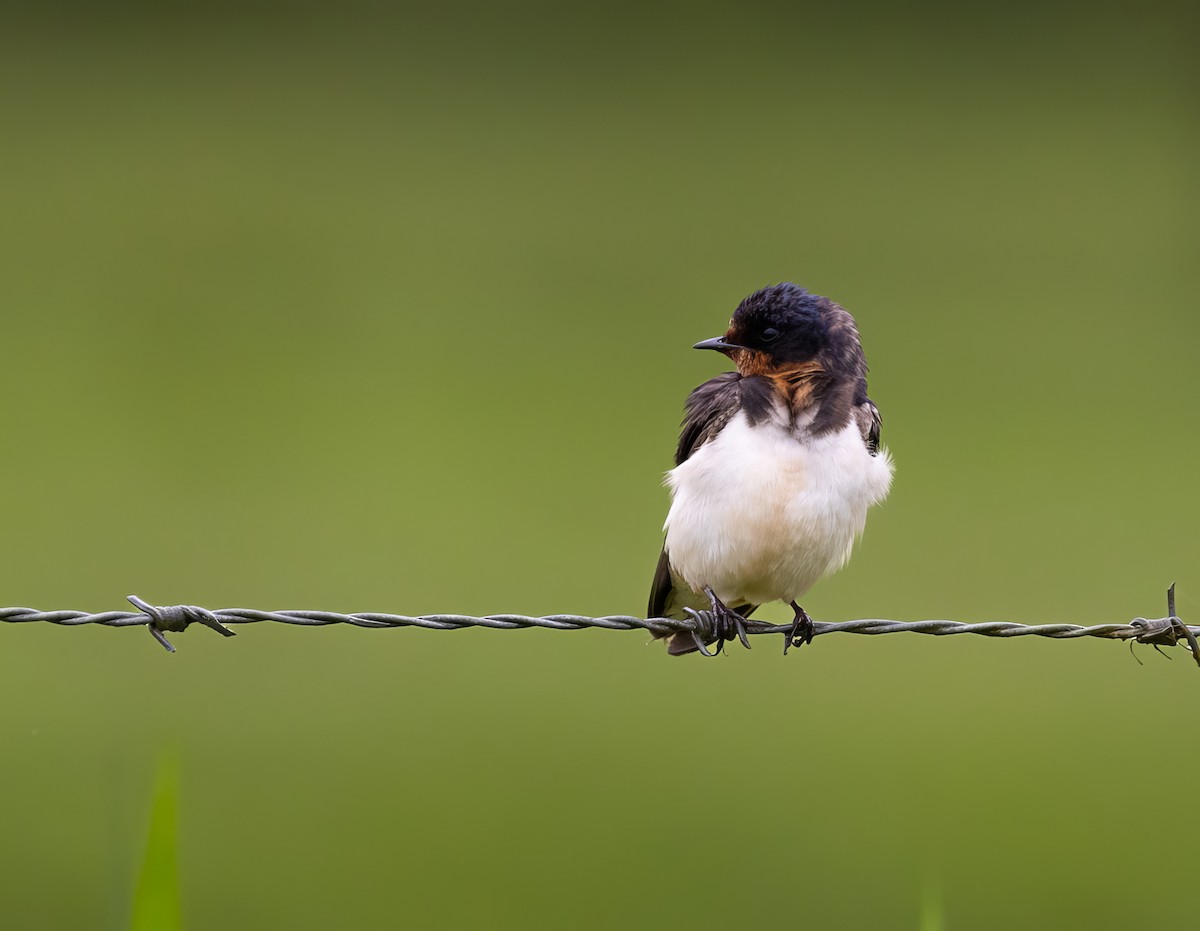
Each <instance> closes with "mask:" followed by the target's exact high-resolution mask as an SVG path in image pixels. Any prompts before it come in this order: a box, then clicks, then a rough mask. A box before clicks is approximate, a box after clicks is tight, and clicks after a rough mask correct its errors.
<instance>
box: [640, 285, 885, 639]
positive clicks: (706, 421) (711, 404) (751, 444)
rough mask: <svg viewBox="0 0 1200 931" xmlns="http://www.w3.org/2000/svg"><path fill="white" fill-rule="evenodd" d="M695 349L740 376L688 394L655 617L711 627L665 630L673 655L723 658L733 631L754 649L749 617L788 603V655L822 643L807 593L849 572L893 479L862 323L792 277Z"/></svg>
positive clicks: (752, 299)
mask: <svg viewBox="0 0 1200 931" xmlns="http://www.w3.org/2000/svg"><path fill="white" fill-rule="evenodd" d="M695 348H696V349H714V350H716V351H717V352H720V353H724V354H725V355H726V356H728V357H729V358H730V360H731V361H732V362H733V364H734V365H735V366H736V367H737V371H735V372H725V373H724V374H721V375H718V376H717V377H716V378H713V379H711V380H709V381H706V382H705V383H704V384H702V385H701V386H700V387H698V388H697V389H696V390H695V391H693V392H692V393H691V394H690V395H689V396H688V399H687V403H686V413H685V416H684V420H683V431H682V433H681V434H680V437H679V446H678V448H677V449H676V451H675V468H674V469H672V470H671V471H670V472H669V473H667V479H666V484H667V485H668V486H669V488H670V490H671V508H670V511H669V512H668V514H667V520H666V524H665V525H664V528H663V529H664V530H665V531H666V538H665V541H664V543H663V550H662V556H661V557H660V558H659V560H658V569H657V571H656V572H655V574H654V584H653V587H652V588H651V590H650V606H649V610H648V613H647V615H646V616H647V617H674V618H681V619H682V618H684V617H691V618H693V619H695V620H697V621H701V622H702V623H701V624H700V625H699V626H700V627H701V629H702V630H704V631H707V632H709V633H708V634H707V635H706V636H702V635H701V634H700V633H697V632H693V631H679V632H676V633H673V634H663V635H661V636H666V637H669V640H668V641H667V652H668V653H671V654H672V655H679V654H684V653H691V652H694V651H697V650H698V651H699V652H701V653H703V654H704V655H706V656H714V655H716V653H719V652H720V650H721V647H720V644H721V643H722V642H723V641H726V640H732V639H733V638H734V637H735V636H736V637H737V638H738V639H739V640H740V641H741V642H742V644H743V645H744V646H746V647H747V648H748V647H749V646H750V644H749V642H748V640H747V639H746V629H745V624H744V623H743V621H744V620H745V619H746V618H748V617H750V614H751V612H753V611H754V610H755V609H756V608H757V607H758V606H759V605H760V604H763V603H764V602H768V601H783V602H786V603H787V604H789V605H790V606H791V608H792V610H793V611H794V612H795V619H794V620H793V622H792V627H791V630H790V631H789V633H788V634H787V636H786V637H785V640H784V647H783V652H784V653H785V654H786V653H787V651H788V647H790V646H800V645H801V644H803V643H809V642H811V641H812V637H813V622H812V619H811V618H810V617H809V616H808V614H807V612H805V610H804V609H803V608H802V607H800V605H799V604H797V599H799V598H801V597H803V596H804V594H805V593H806V592H807V591H808V590H809V589H810V588H811V587H812V586H813V585H814V584H815V583H816V582H817V580H818V579H820V578H822V577H823V576H825V575H828V574H829V573H831V572H834V571H836V570H837V569H840V568H841V567H842V566H843V565H845V563H846V560H847V559H849V557H850V551H851V549H853V547H854V542H855V540H856V539H857V538H858V537H859V535H860V534H861V533H862V530H863V527H864V525H865V524H866V519H867V509H868V508H870V507H871V505H873V504H877V503H878V502H880V501H882V500H883V499H884V498H885V497H886V496H887V493H888V489H889V487H890V486H891V483H892V460H891V457H890V456H889V455H888V453H887V451H886V450H885V449H883V448H882V447H881V446H880V445H879V436H880V426H881V419H880V416H879V409H878V408H877V407H876V406H875V405H874V404H872V403H871V400H870V398H868V397H867V360H866V357H865V356H864V355H863V350H862V344H861V342H860V341H859V336H858V328H857V327H856V326H855V323H854V318H853V317H851V316H850V314H849V313H847V312H846V311H845V310H843V309H842V308H841V307H839V306H838V305H837V304H835V303H834V302H833V301H831V300H829V298H825V297H821V296H819V295H816V294H810V293H809V292H808V291H806V290H805V289H804V288H801V287H798V286H796V285H794V284H791V283H790V282H788V283H784V284H778V285H774V286H771V287H766V288H763V289H761V290H759V291H755V292H754V293H753V294H751V295H750V296H749V297H747V298H746V299H745V300H744V301H742V302H741V304H739V305H738V307H737V309H736V310H735V311H734V314H733V318H732V319H731V320H730V321H729V329H728V330H727V331H726V333H725V335H724V336H718V337H716V338H714V339H706V340H704V341H703V342H699V343H697V344H696V346H695ZM713 643H717V644H718V647H717V649H716V651H715V652H710V651H709V650H708V649H706V647H707V646H709V645H711V644H713Z"/></svg>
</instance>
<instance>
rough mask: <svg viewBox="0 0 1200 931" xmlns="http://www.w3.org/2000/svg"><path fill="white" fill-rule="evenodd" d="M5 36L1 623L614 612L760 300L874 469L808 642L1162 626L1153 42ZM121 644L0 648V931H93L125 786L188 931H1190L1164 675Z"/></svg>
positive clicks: (591, 640) (490, 636)
mask: <svg viewBox="0 0 1200 931" xmlns="http://www.w3.org/2000/svg"><path fill="white" fill-rule="evenodd" d="M1179 9H1180V10H1182V8H1179ZM1134 10H1136V12H1134ZM4 17H5V19H4V28H3V30H0V87H2V91H0V93H2V94H3V102H4V114H5V118H4V126H3V129H2V130H0V139H2V149H0V151H2V153H3V154H2V158H3V165H4V170H3V172H2V173H0V247H2V249H3V255H4V261H3V268H4V272H3V275H2V276H0V307H2V308H3V325H2V329H0V339H2V345H3V363H2V364H0V389H2V390H3V405H2V407H0V411H2V416H3V426H4V436H5V437H6V452H5V454H4V456H3V457H2V458H0V487H2V488H3V489H4V494H3V495H2V496H0V521H2V524H3V528H4V532H3V534H0V560H2V564H3V567H4V571H3V586H2V591H0V604H4V605H31V606H35V607H39V608H44V609H51V608H74V609H86V610H94V611H100V610H109V609H121V608H123V607H124V601H123V598H124V595H125V594H127V593H129V592H136V593H137V594H140V595H141V596H142V597H144V598H147V599H149V600H151V601H157V602H159V603H168V604H169V603H180V602H190V603H196V604H202V605H205V606H208V607H212V608H217V607H228V606H244V607H259V608H266V609H271V608H313V609H328V610H338V611H356V610H364V611H372V610H374V611H390V612H396V613H413V614H416V613H427V612H464V613H488V612H524V613H533V614H540V613H549V612H579V613H626V612H628V613H635V614H636V613H640V612H641V611H642V610H643V609H644V605H645V595H646V591H647V589H648V586H649V581H650V576H651V573H652V571H653V567H654V561H655V559H656V557H657V551H658V545H659V528H660V526H661V522H662V519H663V516H664V514H665V511H666V504H667V501H666V493H665V491H664V490H663V489H662V487H661V486H660V478H661V474H662V472H663V471H664V470H665V469H666V468H667V467H668V466H669V464H670V455H671V451H672V449H673V444H674V442H675V435H676V427H677V423H678V419H679V415H680V412H681V405H682V401H683V398H684V396H685V394H686V392H687V391H688V390H689V389H690V388H691V387H693V386H694V385H695V384H697V383H698V382H700V381H701V380H703V379H705V378H707V377H710V376H712V375H713V374H715V373H716V372H717V371H719V370H720V367H721V365H722V362H723V360H721V359H720V358H718V357H715V356H713V355H712V354H707V353H694V352H692V351H691V350H690V349H689V347H690V346H691V344H692V343H693V342H695V341H696V340H698V339H701V338H704V337H708V336H713V335H716V334H717V333H719V332H720V331H721V329H722V328H723V326H724V323H725V321H726V319H727V317H728V315H729V313H730V312H731V310H732V309H733V307H734V306H735V305H736V303H737V302H738V300H740V299H741V298H742V297H743V296H744V295H745V294H747V293H748V292H750V291H751V290H753V289H755V288H757V287H759V286H761V285H763V284H766V283H770V282H775V281H779V280H783V279H791V280H795V281H797V282H800V283H802V284H804V285H806V286H808V287H810V288H812V289H813V290H815V291H818V292H819V293H823V294H828V295H830V296H832V297H834V298H835V299H837V300H838V301H840V302H841V303H843V304H844V305H845V306H846V307H847V308H849V309H850V310H851V311H852V312H853V313H854V314H855V315H856V317H857V319H858V321H859V324H860V327H861V329H862V332H863V335H864V341H865V345H866V349H867V352H868V355H869V357H870V360H871V363H872V381H871V390H872V395H873V397H874V398H875V399H876V400H877V402H878V403H879V405H880V407H881V408H882V410H883V412H884V418H885V430H884V439H885V441H886V443H887V444H888V445H889V446H890V447H891V450H892V452H893V454H894V456H895V459H896V463H897V477H896V483H895V487H894V491H893V493H892V496H891V498H890V500H889V501H888V502H887V504H886V505H885V506H884V507H883V508H881V509H879V510H877V511H876V512H874V513H873V515H872V517H871V520H870V522H869V526H868V530H867V535H866V538H865V541H864V543H863V545H862V547H861V549H860V550H859V552H858V554H857V556H856V558H855V559H854V560H853V561H852V563H851V565H850V566H849V568H848V569H846V570H845V571H843V572H842V573H841V574H840V575H838V576H836V577H834V578H832V579H830V580H827V581H825V582H823V583H822V584H821V585H819V586H818V587H817V588H816V589H815V590H814V591H813V592H812V593H811V594H810V595H809V596H808V598H807V599H806V600H805V605H806V606H807V607H808V609H809V610H810V611H811V612H812V613H813V614H814V615H815V616H816V617H818V618H820V619H844V618H853V617H892V618H901V619H921V618H928V617H946V618H954V619H959V620H991V619H1005V620H1015V621H1024V622H1030V623H1038V622H1050V621H1064V622H1074V623H1093V622H1107V621H1124V620H1127V619H1128V618H1130V617H1132V616H1134V615H1149V616H1159V615H1161V614H1162V613H1164V610H1165V599H1164V590H1165V588H1166V586H1167V584H1168V583H1169V582H1171V581H1172V580H1175V581H1178V583H1179V591H1180V604H1179V609H1180V613H1182V614H1183V615H1184V617H1185V618H1188V617H1190V618H1191V619H1192V620H1193V621H1194V622H1195V621H1200V573H1197V571H1196V569H1197V564H1198V561H1200V559H1198V558H1200V543H1197V538H1196V534H1195V530H1194V528H1195V526H1196V522H1197V518H1198V517H1200V507H1198V498H1197V495H1196V493H1195V484H1194V483H1195V477H1194V471H1195V462H1196V457H1197V454H1198V453H1200V440H1198V439H1197V436H1196V430H1195V429H1194V422H1193V421H1194V418H1195V411H1196V397H1197V390H1196V378H1195V375H1194V374H1193V373H1192V372H1191V371H1190V362H1191V359H1192V357H1193V355H1194V354H1195V350H1196V347H1197V344H1198V342H1200V319H1198V317H1197V313H1196V307H1195V293H1196V285H1197V281H1196V279H1197V275H1196V261H1195V251H1196V245H1197V230H1196V208H1197V199H1198V198H1197V186H1196V180H1195V178H1196V173H1195V165H1196V151H1197V142H1198V141H1200V140H1198V138H1197V136H1198V135H1200V133H1198V132H1197V127H1196V122H1195V113H1194V104H1195V98H1194V83H1195V82H1194V77H1195V75H1194V73H1192V72H1191V71H1190V69H1191V67H1192V66H1191V63H1190V60H1189V57H1188V56H1189V55H1191V54H1192V51H1191V48H1190V45H1191V39H1190V37H1191V36H1192V35H1193V28H1192V27H1193V22H1192V21H1191V19H1190V18H1189V17H1185V15H1184V14H1183V13H1182V12H1179V11H1176V9H1175V8H1174V7H1170V6H1161V5H1159V6H1156V5H1154V4H1150V5H1145V4H1139V5H1137V6H1136V8H1135V7H1133V6H1129V7H1122V6H1120V5H1115V4H1089V5H1086V6H1085V5H1079V6H1077V7H1059V8H1053V9H1052V8H1047V7H1044V6H1037V5H1033V4H1029V5H1020V4H1018V5H1007V6H1004V7H996V8H994V9H988V10H983V9H979V10H973V11H972V10H970V9H967V8H949V7H947V8H940V7H939V8H933V7H929V8H916V7H909V8H907V9H904V10H900V9H899V8H898V7H895V8H893V7H887V6H873V5H861V4H852V5H848V6H842V7H838V8H836V9H826V8H822V9H813V10H804V9H802V8H790V9H788V10H785V9H784V8H783V7H778V6H771V5H760V6H753V5H750V6H745V5H743V6H739V7H737V8H736V9H735V8H733V7H728V8H717V7H695V6H690V5H684V4H679V5H675V6H671V7H629V8H627V9H623V8H619V7H605V8H604V9H603V10H600V9H591V10H587V9H580V8H576V7H574V6H565V5H557V4H543V5H536V4H534V5H517V6H504V7H498V6H465V5H456V6H445V7H438V6H434V5H424V6H413V7H410V8H397V7H386V6H383V5H372V4H365V3H363V4H351V5H348V6H347V5H343V6H340V7H337V8H333V7H329V8H325V7H324V6H322V5H316V4H314V5H310V6H302V5H296V6H288V7H283V6H272V5H262V4H257V5H256V4H251V5H248V6H247V5H241V6H236V7H235V6H232V5H230V6H220V5H217V6H212V5H210V6H206V7H205V8H204V9H203V10H192V9H190V8H188V7H187V6H183V5H173V6H171V7H170V8H169V9H166V10H163V9H160V8H159V7H158V6H157V5H154V4H144V5H141V6H122V7H108V8H106V9H104V10H103V11H102V12H101V11H100V10H99V9H96V10H93V9H91V8H89V7H84V6H82V5H78V6H75V5H50V6H44V7H42V8H41V9H40V11H39V12H37V13H36V14H27V15H18V14H16V13H14V12H12V11H11V10H10V11H6V12H5V13H4ZM786 614H787V612H786V610H784V611H780V610H779V609H778V606H776V608H775V609H773V611H768V612H765V613H764V616H765V617H768V618H777V619H783V618H784V617H785V616H786ZM175 641H176V643H177V645H178V646H179V652H178V654H176V655H174V656H168V655H166V654H165V653H164V652H163V651H162V650H161V649H160V648H159V647H158V646H157V645H155V644H154V642H153V641H152V640H151V638H150V637H149V636H147V635H146V633H145V632H144V631H140V630H124V631H121V630H109V629H100V628H96V629H91V628H88V629H63V628H56V627H52V626H49V625H26V626H11V625H6V626H5V629H3V630H0V707H2V708H3V712H0V727H2V729H3V730H2V733H3V738H4V748H5V749H4V765H3V770H2V775H0V790H2V794H0V799H2V802H0V804H2V805H3V811H4V825H5V830H4V837H5V841H4V843H3V844H2V845H0V877H2V878H0V890H2V892H3V895H2V901H3V902H4V913H5V924H6V925H7V926H10V927H39V928H79V927H92V928H99V927H106V928H121V927H124V926H126V925H127V924H128V921H129V916H130V914H131V904H130V899H131V896H132V894H133V889H134V886H135V883H136V877H137V876H138V874H139V870H140V869H141V866H140V858H141V856H142V850H143V844H144V841H145V837H146V835H147V821H148V818H149V812H150V807H151V802H152V798H153V794H154V793H153V785H154V772H155V767H156V761H157V760H159V758H160V757H161V756H163V755H164V754H166V755H168V756H169V757H170V758H171V759H174V760H177V763H178V767H179V776H178V779H179V783H178V785H179V789H178V792H179V812H178V816H179V850H178V855H179V869H180V874H181V877H182V879H181V883H182V901H183V918H184V924H185V925H186V926H187V927H190V928H214V927H221V928H261V927H287V928H330V927H380V926H388V925H391V926H401V925H405V926H410V927H447V928H455V927H494V928H508V927H511V928H558V927H576V928H608V927H614V926H624V927H637V928H666V927H686V928H719V927H729V926H733V925H737V926H739V927H742V926H744V927H774V926H782V925H787V926H791V927H811V928H871V927H874V928H885V927H886V928H918V927H919V928H925V929H934V928H941V927H945V928H972V929H1007V928H1013V927H1059V928H1063V927H1072V928H1075V927H1078V928H1089V929H1105V928H1112V929H1118V928H1119V929H1125V928H1129V927H1133V926H1142V927H1155V928H1190V927H1194V922H1195V918H1194V908H1193V906H1192V904H1191V902H1190V897H1189V896H1188V894H1187V892H1186V889H1185V887H1182V886H1180V885H1179V884H1178V877H1177V876H1176V875H1175V872H1174V871H1175V869H1176V868H1177V867H1178V866H1179V865H1186V864H1190V863H1191V862H1193V860H1194V858H1195V850H1196V841H1195V836H1196V834H1195V828H1194V825H1193V824H1192V822H1191V819H1190V817H1189V816H1188V809H1187V806H1186V802H1187V795H1186V793H1187V791H1188V789H1189V788H1190V787H1191V786H1192V785H1193V784H1194V782H1195V779H1196V777H1197V775H1198V770H1200V754H1198V752H1197V749H1196V746H1195V739H1194V728H1193V727H1192V725H1191V723H1190V713H1191V712H1192V711H1193V710H1195V709H1196V707H1197V704H1198V702H1200V675H1198V673H1197V670H1196V668H1195V667H1194V665H1193V664H1191V662H1190V660H1189V659H1188V658H1187V656H1186V654H1183V653H1182V652H1180V651H1172V652H1178V655H1177V656H1176V659H1175V662H1173V663H1167V662H1165V661H1163V660H1162V659H1161V658H1159V657H1158V656H1156V655H1154V654H1153V653H1152V652H1151V651H1150V650H1149V648H1147V647H1143V648H1141V649H1140V650H1139V655H1141V656H1142V657H1143V659H1144V661H1145V666H1139V665H1138V664H1137V663H1136V662H1135V661H1134V659H1133V658H1131V657H1130V655H1129V651H1128V649H1127V648H1126V647H1125V646H1123V645H1120V644H1114V643H1108V642H1100V641H1096V642H1091V641H1089V642H1081V641H1072V642H1065V643H1061V642H1051V641H1034V640H1020V641H996V640H984V639H982V638H952V639H942V640H934V639H930V638H921V637H917V636H915V635H914V636H907V635H897V636H892V637H883V638H853V637H834V636H831V637H828V638H823V639H820V640H818V641H817V643H816V644H815V645H814V646H813V647H811V648H805V649H804V650H802V651H800V652H799V653H798V654H796V655H792V656H789V657H788V658H787V659H786V660H785V659H784V658H783V657H782V656H780V655H779V649H778V648H779V644H778V643H776V642H774V640H772V641H770V642H762V643H759V642H756V645H755V649H754V650H753V651H752V652H750V653H746V652H745V651H742V650H740V649H738V650H730V651H729V655H728V656H726V657H724V658H722V659H720V660H716V661H704V660H702V659H699V658H696V657H692V658H688V659H684V660H671V659H668V658H667V657H666V656H665V655H664V653H663V650H662V649H661V647H660V646H658V645H647V642H646V641H647V638H646V637H645V636H644V635H641V634H638V633H627V634H621V633H608V632H600V631H586V632H579V633H570V634H567V633H551V632H539V631H525V632H513V633H497V632H491V631H482V630H473V631H463V632H457V633H434V632H426V631H418V630H404V631H364V630H355V629H340V628H329V629H323V630H304V629H293V628H285V627H280V626H274V625H260V626H255V627H243V628H241V629H240V634H239V636H238V637H237V638H236V639H235V640H230V641H227V640H223V639H221V638H219V637H216V636H214V635H212V634H211V633H210V632H208V631H204V630H193V631H190V632H188V633H186V634H183V635H177V636H176V637H175Z"/></svg>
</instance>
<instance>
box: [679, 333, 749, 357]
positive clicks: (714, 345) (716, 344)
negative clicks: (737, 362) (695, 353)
mask: <svg viewBox="0 0 1200 931" xmlns="http://www.w3.org/2000/svg"><path fill="white" fill-rule="evenodd" d="M692 348H693V349H715V350H717V352H724V353H728V352H731V351H733V350H734V349H745V348H746V347H745V346H739V345H738V344H737V343H731V342H729V340H727V339H726V338H725V337H724V336H714V337H713V338H712V339H704V340H701V341H700V342H698V343H696V345H695V346H693V347H692Z"/></svg>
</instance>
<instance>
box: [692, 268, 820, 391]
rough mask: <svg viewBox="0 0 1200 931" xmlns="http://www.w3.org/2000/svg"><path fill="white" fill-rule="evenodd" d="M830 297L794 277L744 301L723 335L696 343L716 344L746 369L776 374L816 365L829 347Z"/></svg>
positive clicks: (699, 346) (749, 372) (711, 346)
mask: <svg viewBox="0 0 1200 931" xmlns="http://www.w3.org/2000/svg"><path fill="white" fill-rule="evenodd" d="M831 306H834V305H832V304H831V302H830V301H828V300H827V299H826V298H823V297H820V296H819V295H816V294H809V293H808V291H806V290H804V288H801V287H798V286H797V285H794V284H792V283H790V282H784V283H783V284H777V285H772V286H771V287H768V288H763V289H761V290H759V291H755V292H754V293H753V294H751V295H750V296H749V297H748V298H746V299H745V300H744V301H742V302H741V303H740V304H739V305H738V307H737V310H735V311H734V312H733V318H732V319H731V320H730V321H729V329H728V330H727V331H726V332H725V335H724V336H718V337H715V338H714V339H706V340H704V341H703V342H699V343H697V344H696V346H695V348H696V349H715V350H717V351H718V352H723V353H725V355H727V356H729V358H730V359H732V360H733V363H734V365H736V366H737V368H738V371H739V372H741V373H742V374H743V375H773V374H778V373H782V372H788V371H794V370H796V369H800V368H805V367H809V366H811V367H813V368H814V369H815V370H819V367H820V365H819V362H818V358H817V357H818V356H819V355H821V353H822V352H823V351H824V350H825V349H826V348H827V347H828V345H829V342H830V338H831V333H830V319H829V308H830V307H831Z"/></svg>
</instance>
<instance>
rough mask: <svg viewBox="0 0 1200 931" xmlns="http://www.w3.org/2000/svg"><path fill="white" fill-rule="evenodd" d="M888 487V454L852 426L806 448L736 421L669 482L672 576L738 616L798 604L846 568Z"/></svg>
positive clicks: (779, 432) (770, 429) (782, 430)
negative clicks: (872, 449)
mask: <svg viewBox="0 0 1200 931" xmlns="http://www.w3.org/2000/svg"><path fill="white" fill-rule="evenodd" d="M891 481H892V463H891V459H890V458H889V456H888V455H887V453H886V451H882V450H881V451H880V452H879V454H878V455H876V456H872V455H871V454H870V453H869V452H868V451H867V448H866V444H864V443H863V439H862V434H861V433H860V432H859V429H858V426H857V425H856V424H855V423H854V422H853V421H851V422H850V424H848V425H847V426H846V428H845V429H844V430H841V431H840V432H838V433H832V434H828V435H826V436H823V437H820V438H817V439H814V438H811V437H807V438H805V439H804V441H803V442H799V441H797V439H796V438H795V437H794V436H793V435H792V434H791V433H790V432H789V431H788V430H787V428H786V427H785V426H783V425H782V424H780V423H777V422H776V421H774V420H772V421H769V422H767V423H761V424H759V425H757V426H755V427H751V426H750V424H749V422H748V421H747V420H746V417H745V415H744V414H738V415H737V416H736V417H735V418H734V419H733V420H731V421H730V422H729V424H728V425H727V426H726V427H725V429H723V430H722V431H721V432H720V434H718V435H717V437H716V439H714V440H712V441H711V442H709V443H706V444H705V445H704V446H702V447H700V449H698V450H697V451H696V452H695V453H694V454H693V455H692V457H691V458H690V459H688V460H687V462H685V463H683V465H681V466H678V467H677V468H675V469H673V470H672V471H671V472H669V473H668V474H667V484H668V485H669V486H670V488H671V499H672V500H671V510H670V512H669V513H668V514H667V522H666V527H665V529H666V531H667V539H666V548H667V554H668V556H669V558H670V562H671V567H672V569H673V570H674V572H675V574H676V575H677V576H679V577H680V578H681V579H682V580H683V581H684V582H685V583H686V584H687V586H688V587H689V588H691V589H692V590H693V591H697V592H698V591H700V590H702V589H703V588H705V587H711V588H712V589H713V591H714V592H715V593H716V595H717V597H718V598H720V599H721V600H722V601H723V602H725V603H726V604H728V605H731V606H733V605H738V604H742V603H750V604H762V603H763V602H767V601H775V600H783V601H794V600H796V599H798V598H800V597H801V596H803V595H804V593H805V592H806V591H808V589H809V588H811V587H812V585H813V584H814V583H815V582H816V581H817V580H818V579H820V578H821V577H822V576H823V575H826V574H828V573H830V572H833V571H834V570H836V569H839V568H841V567H842V566H843V565H844V564H845V562H846V560H847V559H848V558H849V557H850V550H851V549H852V548H853V546H854V541H855V539H856V538H857V537H858V535H859V534H861V533H862V530H863V526H864V525H865V524H866V520H867V509H868V508H869V507H870V506H871V505H873V504H876V503H877V502H879V501H882V500H883V499H884V497H886V496H887V493H888V488H889V486H890V485H891Z"/></svg>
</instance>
